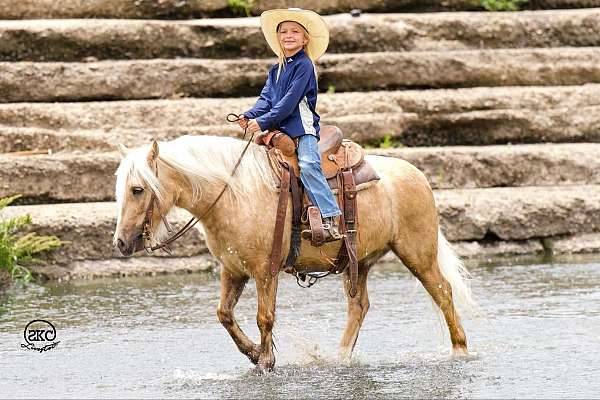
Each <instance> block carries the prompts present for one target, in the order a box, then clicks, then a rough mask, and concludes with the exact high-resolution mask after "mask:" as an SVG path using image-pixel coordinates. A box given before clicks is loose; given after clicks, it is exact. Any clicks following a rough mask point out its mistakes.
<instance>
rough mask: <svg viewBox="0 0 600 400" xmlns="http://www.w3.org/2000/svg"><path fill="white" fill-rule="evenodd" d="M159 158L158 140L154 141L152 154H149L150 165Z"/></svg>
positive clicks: (151, 148)
mask: <svg viewBox="0 0 600 400" xmlns="http://www.w3.org/2000/svg"><path fill="white" fill-rule="evenodd" d="M157 158H158V142H157V141H156V140H154V141H152V146H151V147H150V152H149V153H148V164H152V163H153V162H154V161H156V159H157Z"/></svg>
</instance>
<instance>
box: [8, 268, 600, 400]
mask: <svg viewBox="0 0 600 400" xmlns="http://www.w3.org/2000/svg"><path fill="white" fill-rule="evenodd" d="M472 271H473V272H474V274H475V276H476V280H475V281H474V282H473V286H474V292H475V294H476V295H477V297H478V298H479V299H480V304H481V306H482V308H483V309H484V310H485V312H486V318H470V319H466V320H465V321H464V325H465V330H466V333H467V337H468V339H469V347H470V350H471V352H472V353H473V356H472V357H471V358H470V359H467V360H464V359H463V360H457V359H452V358H451V357H450V356H449V348H450V344H449V340H448V338H447V333H446V332H447V331H446V330H445V328H444V331H443V335H440V333H439V332H440V329H439V323H438V320H437V316H436V315H435V314H434V313H433V312H432V306H431V302H430V300H429V298H428V296H427V295H426V294H425V292H424V290H423V289H422V288H421V286H420V285H419V284H417V283H416V281H415V280H414V279H413V278H412V277H411V275H409V274H408V273H407V272H406V271H405V269H404V268H403V267H401V266H400V265H384V266H378V267H377V268H375V269H374V270H373V271H372V273H371V275H370V277H369V290H370V298H371V310H370V311H369V314H368V315H367V318H366V320H365V323H364V325H363V328H362V331H361V333H360V336H359V339H358V344H357V347H356V350H355V358H354V361H353V362H352V363H351V364H350V365H347V364H344V363H341V362H339V361H337V358H336V351H337V342H338V340H339V339H340V337H341V334H342V330H343V328H344V326H345V299H344V297H343V295H342V290H341V287H340V282H339V280H338V279H337V278H327V279H326V280H324V281H322V282H319V284H318V285H317V286H316V287H313V288H311V289H301V288H298V287H297V286H296V284H295V282H294V281H293V280H292V279H290V278H289V277H285V278H284V279H283V281H282V283H281V284H280V289H279V296H278V309H277V312H278V315H277V316H278V320H277V324H276V330H275V338H276V344H277V349H278V350H277V352H276V357H277V369H276V371H275V372H274V373H272V374H270V375H267V376H256V375H254V374H253V373H252V365H251V364H250V363H249V361H248V360H247V359H246V358H245V357H244V356H242V355H241V354H239V353H238V351H237V349H236V347H235V346H234V344H233V342H232V340H231V339H230V338H229V335H228V334H227V332H226V331H225V330H224V329H223V328H222V327H221V326H220V324H219V323H218V321H217V318H216V307H217V303H218V297H219V283H218V281H217V278H216V277H214V276H211V275H179V276H162V277H152V278H130V279H120V280H114V279H110V280H95V281H91V282H72V283H63V284H56V283H54V284H48V285H45V286H36V287H31V288H28V289H26V290H25V291H23V290H12V291H10V292H9V293H8V295H7V296H4V297H3V298H2V300H0V304H2V306H1V307H2V308H1V311H0V312H2V314H1V315H0V397H2V398H4V397H11V398H14V397H44V398H48V397H51V398H54V397H82V398H98V397H120V398H123V397H194V398H232V397H233V398H248V397H253V398H279V397H283V398H289V397H302V398H306V397H311V398H314V397H327V398H331V397H335V398H340V397H343V398H377V397H394V398H397V397H410V398H414V397H418V398H431V397H444V398H446V397H451V398H465V397H468V398H515V397H518V398H557V397H561V398H564V397H569V398H586V397H587V398H592V397H593V398H598V396H599V393H600V379H599V377H600V264H599V263H588V264H543V265H515V266H496V267H489V266H488V267H483V266H482V267H475V268H472ZM255 293H256V292H255V290H254V286H253V283H250V284H249V285H248V287H247V289H246V291H245V292H244V295H243V296H242V299H241V300H240V304H239V305H238V307H237V308H236V316H237V319H238V321H239V322H240V324H241V326H242V328H243V329H245V330H246V332H247V333H248V334H249V335H250V336H251V337H252V338H254V339H255V340H256V338H258V329H257V328H256V324H255V309H256V300H255ZM36 318H42V319H46V320H49V321H50V322H52V323H53V324H54V325H55V326H56V329H57V333H58V338H57V340H60V341H61V342H60V344H59V345H58V347H57V348H55V349H53V350H50V351H48V352H45V353H43V354H40V353H37V352H32V351H25V350H23V349H21V348H20V343H22V342H23V328H24V327H25V325H26V324H27V323H28V322H29V321H31V320H32V319H36Z"/></svg>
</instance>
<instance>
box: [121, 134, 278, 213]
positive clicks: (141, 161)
mask: <svg viewBox="0 0 600 400" xmlns="http://www.w3.org/2000/svg"><path fill="white" fill-rule="evenodd" d="M245 145H246V143H245V142H244V141H241V140H239V139H235V138H231V137H221V136H182V137H180V138H178V139H175V140H172V141H168V142H159V144H158V148H159V155H158V157H159V159H162V160H163V161H165V162H166V163H167V164H169V165H170V166H171V167H173V168H175V169H176V170H178V171H179V172H181V173H182V174H184V175H185V176H186V178H187V179H188V180H189V182H190V183H191V185H192V189H193V196H194V198H195V199H198V198H200V197H201V196H202V193H203V187H204V186H205V185H211V184H215V183H218V184H220V185H225V184H228V185H229V188H228V190H230V191H231V193H232V194H233V197H234V198H235V199H239V200H245V199H247V198H248V197H251V196H252V193H256V191H257V190H265V189H271V190H274V189H275V186H274V185H275V184H274V181H273V175H272V171H271V167H270V165H269V161H268V158H267V154H266V152H265V151H264V149H261V148H260V147H259V146H258V145H256V144H254V143H252V144H250V147H249V148H248V150H247V152H246V154H245V155H244V157H243V158H242V161H241V163H240V166H239V167H238V169H237V171H236V173H235V175H234V176H233V177H232V176H231V172H232V171H233V168H234V167H235V164H236V162H237V161H238V159H239V157H240V155H241V154H242V150H243V149H244V146H245ZM150 149H151V145H144V146H142V147H139V148H136V149H134V150H132V151H131V152H129V153H128V154H127V156H126V157H125V158H124V159H123V160H122V161H121V165H120V166H119V168H118V169H117V172H116V174H115V175H116V176H117V184H116V197H117V205H118V206H119V209H120V208H121V205H122V202H123V199H124V195H125V189H126V186H127V181H128V180H129V182H130V184H132V185H136V184H140V185H144V186H146V187H148V188H149V189H150V190H152V192H154V194H155V195H156V197H157V198H158V201H159V202H160V201H162V200H163V199H164V198H165V195H166V193H164V190H163V189H164V188H163V187H161V184H160V171H159V178H157V177H156V175H155V171H154V170H153V169H152V168H150V166H149V165H148V154H149V152H150Z"/></svg>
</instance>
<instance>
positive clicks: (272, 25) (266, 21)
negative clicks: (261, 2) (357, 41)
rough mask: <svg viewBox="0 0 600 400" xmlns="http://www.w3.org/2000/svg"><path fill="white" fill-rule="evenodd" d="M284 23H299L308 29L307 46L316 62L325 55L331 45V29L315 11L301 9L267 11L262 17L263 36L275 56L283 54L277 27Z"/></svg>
mask: <svg viewBox="0 0 600 400" xmlns="http://www.w3.org/2000/svg"><path fill="white" fill-rule="evenodd" d="M284 21H294V22H297V23H299V24H300V25H302V26H303V27H304V29H306V31H307V32H308V34H309V35H310V41H309V42H308V44H307V45H306V46H307V47H308V51H309V52H310V54H311V55H312V56H313V57H314V59H315V60H316V59H318V58H319V57H321V56H322V55H323V53H325V50H327V45H328V44H329V29H328V28H327V24H326V23H325V20H324V19H323V18H322V17H321V16H320V15H319V14H317V13H316V12H314V11H310V10H302V9H301V8H282V9H275V10H269V11H265V12H263V13H262V14H261V15H260V25H261V28H262V31H263V34H264V35H265V39H267V43H268V44H269V46H271V50H273V51H274V52H275V54H277V55H279V54H280V53H281V45H280V44H279V39H278V38H277V27H278V26H279V24H280V23H282V22H284Z"/></svg>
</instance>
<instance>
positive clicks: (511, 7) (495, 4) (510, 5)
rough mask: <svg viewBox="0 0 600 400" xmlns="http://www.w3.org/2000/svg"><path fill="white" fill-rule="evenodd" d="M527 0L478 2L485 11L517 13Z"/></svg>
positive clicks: (485, 0) (488, 0)
mask: <svg viewBox="0 0 600 400" xmlns="http://www.w3.org/2000/svg"><path fill="white" fill-rule="evenodd" d="M528 2H529V0H479V4H480V5H481V6H482V7H483V8H485V9H486V10H487V11H518V10H519V9H520V8H521V6H523V5H525V4H527V3H528Z"/></svg>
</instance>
